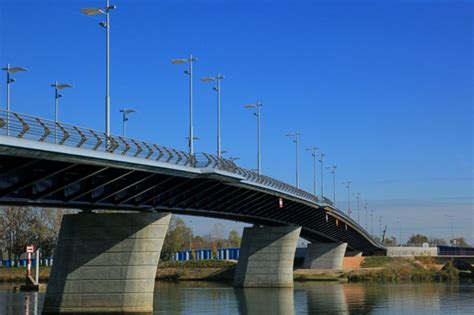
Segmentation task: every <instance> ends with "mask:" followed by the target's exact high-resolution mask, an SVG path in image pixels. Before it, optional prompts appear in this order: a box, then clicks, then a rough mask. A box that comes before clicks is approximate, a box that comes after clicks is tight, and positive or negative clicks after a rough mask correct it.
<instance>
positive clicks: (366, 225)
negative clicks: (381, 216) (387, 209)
mask: <svg viewBox="0 0 474 315" xmlns="http://www.w3.org/2000/svg"><path fill="white" fill-rule="evenodd" d="M368 206H369V204H368V203H367V202H366V203H365V205H364V209H365V230H366V231H367V229H368V221H369V220H368V219H369V218H368V214H369V209H368Z"/></svg>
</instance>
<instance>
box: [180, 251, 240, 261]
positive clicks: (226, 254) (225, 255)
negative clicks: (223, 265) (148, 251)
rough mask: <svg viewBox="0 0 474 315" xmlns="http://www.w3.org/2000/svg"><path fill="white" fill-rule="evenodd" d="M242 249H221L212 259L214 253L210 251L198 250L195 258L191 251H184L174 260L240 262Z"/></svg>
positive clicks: (195, 252)
mask: <svg viewBox="0 0 474 315" xmlns="http://www.w3.org/2000/svg"><path fill="white" fill-rule="evenodd" d="M239 253H240V248H220V249H218V250H217V255H216V256H215V257H212V251H211V250H210V249H196V250H195V251H194V258H193V256H192V252H191V251H190V250H183V251H180V252H177V253H176V254H175V255H174V260H176V261H185V260H193V259H195V260H205V259H218V260H229V259H233V260H238V259H239Z"/></svg>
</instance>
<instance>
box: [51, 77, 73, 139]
mask: <svg viewBox="0 0 474 315" xmlns="http://www.w3.org/2000/svg"><path fill="white" fill-rule="evenodd" d="M51 87H53V88H54V121H55V122H56V124H55V126H54V142H57V141H58V131H57V126H56V125H57V124H58V123H59V98H61V97H63V96H62V94H60V93H59V90H62V89H67V88H72V85H70V84H67V83H59V82H58V81H56V82H54V83H53V84H51Z"/></svg>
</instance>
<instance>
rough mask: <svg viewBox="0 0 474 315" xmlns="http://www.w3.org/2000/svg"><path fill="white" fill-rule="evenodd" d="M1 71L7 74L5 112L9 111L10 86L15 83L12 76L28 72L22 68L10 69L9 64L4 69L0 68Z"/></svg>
mask: <svg viewBox="0 0 474 315" xmlns="http://www.w3.org/2000/svg"><path fill="white" fill-rule="evenodd" d="M2 70H3V71H5V72H6V73H7V111H8V112H9V111H10V84H12V83H13V82H15V79H14V78H12V77H11V75H12V74H15V73H18V72H25V71H28V70H27V69H25V68H23V67H11V66H10V64H7V66H6V67H4V68H2Z"/></svg>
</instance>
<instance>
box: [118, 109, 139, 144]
mask: <svg viewBox="0 0 474 315" xmlns="http://www.w3.org/2000/svg"><path fill="white" fill-rule="evenodd" d="M120 112H121V113H122V137H124V138H125V135H126V127H127V121H128V115H129V114H131V113H136V112H137V111H136V110H134V109H132V108H125V107H124V108H122V109H121V110H120Z"/></svg>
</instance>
